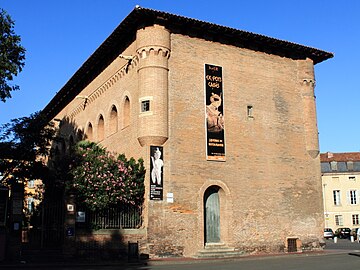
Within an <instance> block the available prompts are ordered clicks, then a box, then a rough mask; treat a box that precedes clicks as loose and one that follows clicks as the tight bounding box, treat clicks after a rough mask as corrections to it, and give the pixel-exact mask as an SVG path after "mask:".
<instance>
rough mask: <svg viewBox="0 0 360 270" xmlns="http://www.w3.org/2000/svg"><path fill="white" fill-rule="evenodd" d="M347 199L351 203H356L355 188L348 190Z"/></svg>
mask: <svg viewBox="0 0 360 270" xmlns="http://www.w3.org/2000/svg"><path fill="white" fill-rule="evenodd" d="M348 199H349V203H350V204H351V205H355V204H357V190H350V191H349V193H348Z"/></svg>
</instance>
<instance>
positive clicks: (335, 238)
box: [334, 236, 337, 244]
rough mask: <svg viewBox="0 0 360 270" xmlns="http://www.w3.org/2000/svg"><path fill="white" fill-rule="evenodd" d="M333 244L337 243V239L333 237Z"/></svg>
mask: <svg viewBox="0 0 360 270" xmlns="http://www.w3.org/2000/svg"><path fill="white" fill-rule="evenodd" d="M334 243H335V244H336V243H337V237H336V236H335V237H334Z"/></svg>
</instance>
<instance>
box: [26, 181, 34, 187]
mask: <svg viewBox="0 0 360 270" xmlns="http://www.w3.org/2000/svg"><path fill="white" fill-rule="evenodd" d="M34 187H35V180H29V181H28V188H34Z"/></svg>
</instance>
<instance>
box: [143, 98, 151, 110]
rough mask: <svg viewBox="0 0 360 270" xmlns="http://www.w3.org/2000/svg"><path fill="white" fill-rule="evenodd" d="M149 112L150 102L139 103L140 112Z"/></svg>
mask: <svg viewBox="0 0 360 270" xmlns="http://www.w3.org/2000/svg"><path fill="white" fill-rule="evenodd" d="M149 111H150V100H143V101H141V112H149Z"/></svg>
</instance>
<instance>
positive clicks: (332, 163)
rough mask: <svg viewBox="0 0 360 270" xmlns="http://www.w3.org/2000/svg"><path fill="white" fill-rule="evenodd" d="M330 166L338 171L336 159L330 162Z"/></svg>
mask: <svg viewBox="0 0 360 270" xmlns="http://www.w3.org/2000/svg"><path fill="white" fill-rule="evenodd" d="M330 167H331V170H332V171H337V162H336V161H331V162H330Z"/></svg>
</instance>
